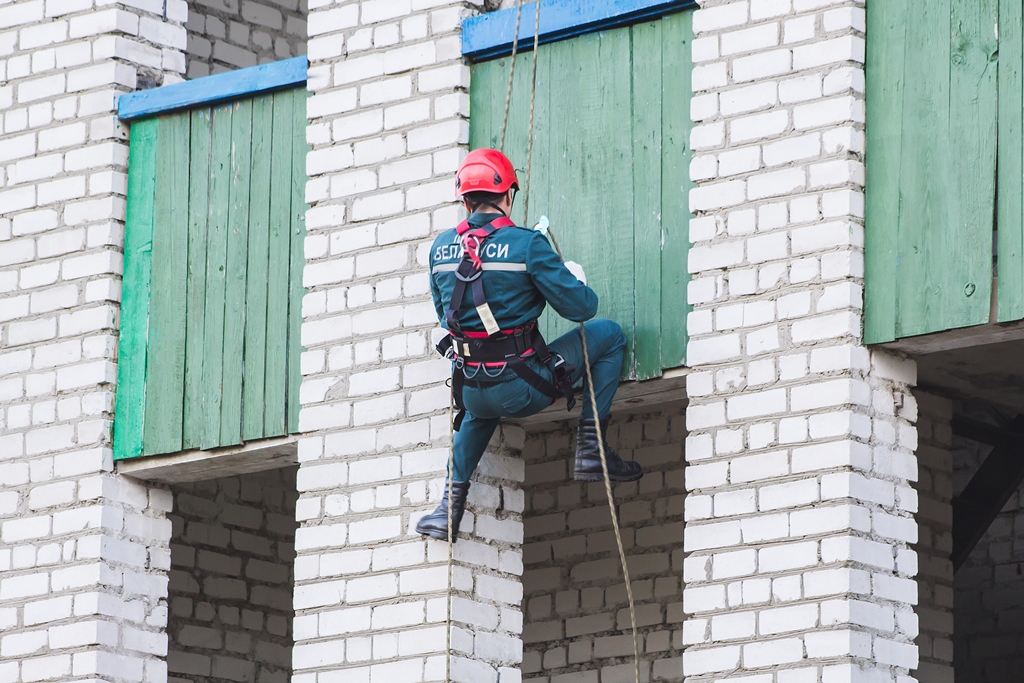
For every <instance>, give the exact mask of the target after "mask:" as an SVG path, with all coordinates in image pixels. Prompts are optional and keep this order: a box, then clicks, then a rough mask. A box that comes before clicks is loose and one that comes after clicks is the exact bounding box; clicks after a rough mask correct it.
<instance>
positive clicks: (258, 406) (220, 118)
mask: <svg viewBox="0 0 1024 683" xmlns="http://www.w3.org/2000/svg"><path fill="white" fill-rule="evenodd" d="M305 105H306V92H305V90H303V89H296V90H286V91H279V92H276V93H272V94H266V95H260V96H257V97H254V98H248V99H242V100H238V101H234V102H230V103H227V104H222V105H218V106H214V107H210V108H201V109H193V110H191V111H185V112H180V113H174V114H170V115H166V116H160V117H156V118H150V119H143V120H141V121H137V122H135V123H133V124H132V127H131V144H130V152H129V163H128V209H127V221H126V226H125V273H124V281H123V305H122V311H121V339H120V346H119V367H118V378H117V406H116V416H115V422H114V457H115V458H116V459H123V458H130V457H136V456H140V455H156V454H161V453H174V452H177V451H180V450H183V449H195V448H199V449H210V448H217V447H222V446H232V445H237V444H240V443H243V442H245V441H250V440H256V439H262V438H267V437H274V436H283V435H285V434H287V433H294V432H296V431H297V430H298V411H299V400H298V390H299V384H300V382H301V374H300V372H299V356H300V354H301V352H302V348H301V344H300V341H299V329H300V326H301V324H302V295H303V293H304V290H303V287H302V268H303V265H304V263H305V259H304V256H303V239H304V237H305V226H304V223H303V222H302V221H303V218H304V214H305V208H306V205H305V200H304V196H303V195H304V188H305V178H306V174H305V152H306V143H305V134H306V108H305Z"/></svg>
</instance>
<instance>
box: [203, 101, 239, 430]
mask: <svg viewBox="0 0 1024 683" xmlns="http://www.w3.org/2000/svg"><path fill="white" fill-rule="evenodd" d="M233 109H234V108H233V107H232V105H230V104H229V105H224V106H221V107H215V108H214V110H213V115H212V116H213V119H212V132H211V142H210V193H209V197H210V199H209V201H210V214H209V218H208V219H207V237H206V299H205V301H204V302H203V306H204V309H203V315H204V321H203V415H202V417H203V438H202V442H201V445H200V448H216V447H217V446H220V445H221V443H220V434H221V429H220V417H221V382H222V378H223V360H224V356H223V350H224V293H225V279H226V275H227V273H226V272H225V268H226V264H227V249H228V201H229V191H230V187H231V118H232V112H233Z"/></svg>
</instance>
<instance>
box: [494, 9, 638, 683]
mask: <svg viewBox="0 0 1024 683" xmlns="http://www.w3.org/2000/svg"><path fill="white" fill-rule="evenodd" d="M521 2H522V0H520V6H521ZM518 21H519V18H518V16H517V17H516V23H517V27H516V35H517V36H518V35H519V28H518ZM539 41H540V0H537V12H536V14H535V16H534V29H533V74H532V76H531V78H530V123H529V129H528V131H527V138H526V140H527V143H526V182H525V183H524V185H523V218H524V219H525V222H526V224H527V225H529V224H530V222H529V221H530V171H531V170H532V165H533V124H534V108H535V105H536V100H537V52H538V50H537V45H538V43H539ZM513 46H514V44H513ZM513 49H514V48H513ZM511 92H512V90H511V86H510V88H509V94H510V95H511ZM506 108H507V103H506ZM501 136H502V139H503V140H504V138H505V131H504V127H503V129H502V135H501ZM548 236H549V237H550V238H551V244H552V246H553V247H554V248H555V252H556V253H557V254H558V257H559V258H560V259H562V260H563V261H565V257H564V256H563V255H562V250H561V248H560V247H559V246H558V240H556V239H555V235H554V232H553V231H552V230H551V229H550V228H549V229H548ZM580 342H581V343H582V345H583V367H584V368H585V371H586V374H587V387H588V389H589V392H590V407H591V409H592V410H593V412H594V420H595V422H596V423H597V425H596V426H597V427H598V429H597V432H598V436H597V450H598V453H599V454H600V456H601V471H602V472H603V473H604V490H605V494H606V495H607V497H608V510H609V512H611V516H612V528H613V529H614V530H615V545H616V546H618V550H619V561H620V562H621V563H622V577H623V579H624V580H625V582H626V598H627V600H628V601H629V622H630V626H631V627H632V632H633V675H634V677H635V680H636V683H640V645H639V641H638V639H637V634H636V603H635V602H634V601H633V584H632V582H630V580H629V565H628V564H627V563H626V550H625V548H624V547H623V545H622V531H621V530H620V529H619V515H618V513H617V512H616V510H615V497H614V496H613V495H612V482H611V478H610V477H609V476H608V458H607V456H606V455H605V452H604V435H603V434H602V433H601V429H600V416H599V414H598V410H597V394H596V393H595V392H594V375H593V372H592V371H591V369H590V353H589V351H588V350H587V335H586V330H585V328H584V327H583V323H580Z"/></svg>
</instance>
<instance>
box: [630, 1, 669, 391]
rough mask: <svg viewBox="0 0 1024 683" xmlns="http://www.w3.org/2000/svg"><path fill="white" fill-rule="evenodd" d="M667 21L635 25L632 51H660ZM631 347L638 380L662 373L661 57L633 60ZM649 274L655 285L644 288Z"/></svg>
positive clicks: (636, 52) (647, 52) (655, 52)
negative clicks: (662, 33)
mask: <svg viewBox="0 0 1024 683" xmlns="http://www.w3.org/2000/svg"><path fill="white" fill-rule="evenodd" d="M662 24H663V22H661V21H655V22H647V23H642V24H637V25H635V26H633V30H632V31H631V35H632V40H633V45H632V49H631V51H630V52H631V54H633V55H652V56H660V55H661V40H662V39H661V27H662ZM631 62H632V70H633V73H632V79H633V83H632V93H633V98H632V102H631V104H630V107H631V109H632V120H633V159H632V161H633V243H634V252H633V273H634V287H633V289H634V299H633V306H634V314H633V316H634V317H633V325H634V327H633V335H634V337H633V348H634V352H635V354H636V361H635V363H636V368H635V373H636V378H637V379H649V378H651V377H657V376H659V375H660V374H661V287H660V284H661V282H660V279H661V159H662V149H661V135H662V121H661V115H662V108H661V102H662V98H663V92H662V83H663V80H662V64H663V60H661V59H635V58H634V59H633V60H631ZM647 277H651V278H657V279H658V283H657V285H656V286H653V287H649V286H645V284H644V281H645V279H646V278H647Z"/></svg>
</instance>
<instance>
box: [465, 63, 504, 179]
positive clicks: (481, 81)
mask: <svg viewBox="0 0 1024 683" xmlns="http://www.w3.org/2000/svg"><path fill="white" fill-rule="evenodd" d="M508 62H509V60H508V59H507V58H506V59H495V60H493V61H489V62H481V63H480V64H474V65H473V67H472V68H471V69H470V76H469V79H470V80H469V110H470V112H472V115H471V118H472V122H471V123H470V126H469V148H470V149H479V148H481V147H491V148H494V149H497V147H498V137H499V136H500V134H501V116H502V111H503V107H504V102H505V96H504V93H503V92H502V93H501V101H500V102H499V101H498V96H499V90H500V86H499V85H498V84H499V83H502V82H504V81H503V78H504V79H508V68H509V65H508ZM513 163H515V162H513Z"/></svg>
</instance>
